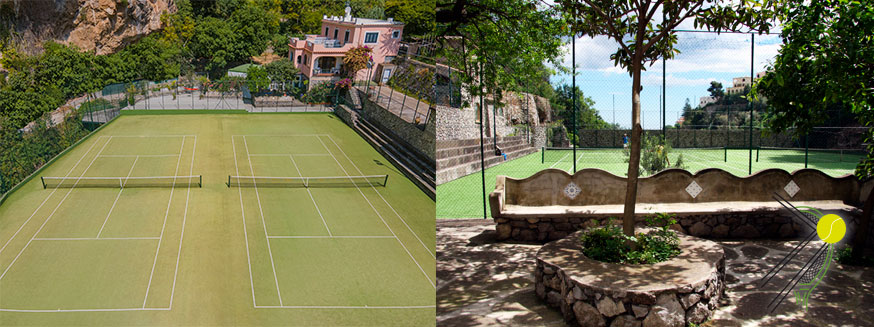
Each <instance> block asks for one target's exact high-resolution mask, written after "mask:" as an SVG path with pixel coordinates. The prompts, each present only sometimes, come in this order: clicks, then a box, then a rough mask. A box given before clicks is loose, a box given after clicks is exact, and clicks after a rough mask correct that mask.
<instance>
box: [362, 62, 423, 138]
mask: <svg viewBox="0 0 874 327" xmlns="http://www.w3.org/2000/svg"><path fill="white" fill-rule="evenodd" d="M394 63H395V64H396V66H394V71H393V72H392V73H391V77H390V78H389V79H388V81H386V82H385V83H376V82H370V83H367V82H365V83H357V86H356V89H357V90H359V91H361V92H362V93H363V94H366V96H367V98H368V99H369V100H370V101H371V102H373V103H376V104H377V105H379V106H380V107H382V108H385V109H387V110H388V111H390V112H392V113H394V114H395V115H397V116H398V117H401V119H403V120H405V121H407V122H409V123H412V124H415V125H416V126H420V127H422V128H424V126H425V125H427V124H428V120H429V119H430V118H431V117H433V116H434V114H433V111H434V105H433V103H434V92H433V86H434V68H433V66H432V65H429V64H424V63H421V62H411V61H408V60H403V59H396V60H395V61H394Z"/></svg>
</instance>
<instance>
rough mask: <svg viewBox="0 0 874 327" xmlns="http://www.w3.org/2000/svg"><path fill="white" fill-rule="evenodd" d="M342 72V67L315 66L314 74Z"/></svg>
mask: <svg viewBox="0 0 874 327" xmlns="http://www.w3.org/2000/svg"><path fill="white" fill-rule="evenodd" d="M339 73H340V68H318V67H316V68H313V74H316V75H337V74H339Z"/></svg>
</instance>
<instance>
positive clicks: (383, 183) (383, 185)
mask: <svg viewBox="0 0 874 327" xmlns="http://www.w3.org/2000/svg"><path fill="white" fill-rule="evenodd" d="M386 185H388V174H386V175H385V181H383V182H382V187H385V186H386Z"/></svg>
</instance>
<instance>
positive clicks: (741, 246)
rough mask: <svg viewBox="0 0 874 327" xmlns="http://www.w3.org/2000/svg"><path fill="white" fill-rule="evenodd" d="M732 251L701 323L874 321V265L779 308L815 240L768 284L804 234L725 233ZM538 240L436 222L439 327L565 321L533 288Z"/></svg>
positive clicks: (476, 225) (835, 273) (836, 276)
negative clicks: (719, 293)
mask: <svg viewBox="0 0 874 327" xmlns="http://www.w3.org/2000/svg"><path fill="white" fill-rule="evenodd" d="M718 242H719V243H720V244H722V245H723V248H724V250H725V254H726V273H727V274H726V286H727V289H726V296H725V297H724V298H723V300H722V301H721V302H720V308H719V309H718V310H717V311H716V312H715V313H714V315H713V318H712V319H711V320H710V321H708V322H705V323H704V324H702V326H874V268H863V267H854V266H846V265H841V264H833V265H832V266H831V267H830V268H829V271H828V275H827V276H826V277H825V278H824V279H823V281H822V283H821V284H820V285H819V286H817V288H816V289H815V290H814V294H813V295H812V296H811V299H810V304H809V306H808V310H807V311H804V309H803V308H801V307H800V306H799V305H797V304H796V303H795V299H794V295H792V294H790V295H789V296H788V297H787V298H786V300H785V301H784V302H783V304H781V305H780V306H779V307H778V308H777V310H776V311H775V312H774V313H769V312H767V311H766V310H767V309H766V308H767V306H768V303H769V302H771V300H772V299H773V298H774V296H776V295H777V294H778V292H779V291H780V289H782V288H783V286H784V285H785V284H786V283H787V282H788V281H789V280H790V278H791V277H792V276H793V275H794V274H795V273H796V272H797V271H798V269H799V268H800V267H801V266H802V265H804V262H806V261H807V259H809V258H810V256H811V255H812V254H813V252H814V251H815V250H816V248H819V246H820V245H821V244H820V243H813V244H811V245H809V246H808V247H807V248H806V249H805V250H804V251H802V252H801V254H799V255H798V256H797V257H796V259H795V260H793V261H792V262H790V263H789V265H787V267H786V268H785V269H783V271H782V272H781V273H780V274H778V275H777V276H776V277H775V278H774V279H773V280H771V281H770V282H769V283H768V284H766V285H765V286H764V287H759V286H758V281H759V279H760V278H761V276H763V275H764V274H765V273H766V272H768V270H770V269H771V267H773V266H774V265H775V264H776V263H778V262H779V261H780V260H781V259H782V258H783V257H784V256H785V255H786V254H787V253H788V252H789V251H791V250H792V248H793V247H794V246H795V245H797V244H798V242H797V241H791V240H790V241H784V240H720V241H718ZM539 249H540V245H539V244H513V243H503V242H497V241H496V240H495V226H494V222H493V221H491V220H484V219H452V220H438V221H437V260H438V261H437V278H438V284H437V325H438V326H484V325H513V326H546V325H548V326H563V325H565V322H564V320H563V319H562V317H561V313H560V312H559V311H558V310H557V309H552V308H549V307H547V306H546V304H545V302H542V301H540V300H539V299H538V298H537V296H536V295H535V294H534V276H533V271H534V263H535V259H534V257H535V255H536V253H537V250H539Z"/></svg>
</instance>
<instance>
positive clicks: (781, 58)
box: [753, 0, 874, 260]
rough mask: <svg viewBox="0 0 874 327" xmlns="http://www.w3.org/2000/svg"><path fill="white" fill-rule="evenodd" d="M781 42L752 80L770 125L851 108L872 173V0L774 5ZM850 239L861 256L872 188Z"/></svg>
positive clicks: (796, 124) (861, 173)
mask: <svg viewBox="0 0 874 327" xmlns="http://www.w3.org/2000/svg"><path fill="white" fill-rule="evenodd" d="M778 13H779V18H780V20H781V21H784V22H785V24H784V25H783V31H782V33H781V34H780V35H781V37H782V38H783V47H781V48H780V52H779V54H778V55H777V57H776V58H775V59H774V63H773V65H772V67H771V69H770V70H769V72H768V73H767V74H766V75H765V76H763V77H762V78H761V79H760V80H759V81H758V82H757V83H756V84H755V86H754V88H753V93H754V94H755V95H756V96H765V97H767V99H768V104H769V106H768V109H767V110H768V115H769V120H768V123H769V124H768V126H769V128H770V129H771V130H772V131H773V132H777V133H780V132H785V131H788V130H794V132H795V133H796V135H797V136H800V135H804V134H806V133H808V132H809V131H810V130H811V128H813V127H814V126H817V125H818V124H821V123H823V122H824V121H826V120H828V119H829V118H830V117H829V116H830V115H832V114H831V113H833V111H831V110H830V109H831V108H835V107H837V108H843V110H848V111H850V112H851V113H853V114H855V115H856V117H857V119H858V121H859V123H861V124H863V125H865V126H869V127H870V129H869V130H868V135H867V137H866V139H865V142H866V143H867V148H866V150H867V157H866V158H864V159H863V160H862V161H861V162H860V163H859V165H858V166H857V167H856V176H857V177H858V178H860V179H868V178H871V177H874V143H872V141H874V110H872V109H874V108H872V107H874V37H872V35H874V6H872V4H871V2H870V1H850V0H823V1H811V2H809V3H808V2H803V1H798V0H793V1H789V2H788V3H786V6H785V7H784V8H782V10H780V11H778ZM862 212H863V214H862V216H863V217H862V221H861V224H860V226H859V227H857V229H856V230H857V231H859V232H857V233H856V238H855V239H854V240H853V247H854V248H855V249H857V250H855V251H853V257H854V259H856V260H858V259H860V258H861V257H860V256H861V254H862V251H861V249H862V248H863V246H864V244H865V240H866V238H867V232H868V230H869V227H868V226H869V225H870V223H871V220H872V219H874V218H872V214H874V192H871V193H870V195H869V196H868V199H867V200H866V201H865V204H864V207H863V210H862Z"/></svg>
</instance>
